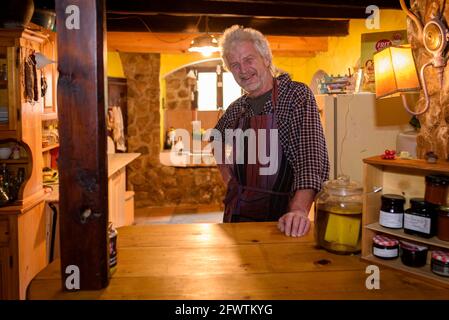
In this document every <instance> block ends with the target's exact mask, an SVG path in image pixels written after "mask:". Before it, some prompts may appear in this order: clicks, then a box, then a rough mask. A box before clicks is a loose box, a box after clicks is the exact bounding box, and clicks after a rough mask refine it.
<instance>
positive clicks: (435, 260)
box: [430, 251, 449, 277]
mask: <svg viewBox="0 0 449 320" xmlns="http://www.w3.org/2000/svg"><path fill="white" fill-rule="evenodd" d="M430 267H431V269H432V272H433V273H435V274H437V275H439V276H443V277H449V252H446V251H432V260H431V262H430Z"/></svg>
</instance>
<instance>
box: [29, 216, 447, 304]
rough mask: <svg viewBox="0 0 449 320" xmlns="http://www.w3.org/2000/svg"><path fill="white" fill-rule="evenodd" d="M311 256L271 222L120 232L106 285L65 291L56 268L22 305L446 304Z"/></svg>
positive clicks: (346, 263) (417, 288)
mask: <svg viewBox="0 0 449 320" xmlns="http://www.w3.org/2000/svg"><path fill="white" fill-rule="evenodd" d="M367 266H368V264H367V263H364V262H362V261H360V258H359V256H341V255H334V254H331V253H328V252H326V251H324V250H321V249H317V248H316V247H315V243H314V240H313V232H310V233H309V234H308V235H307V236H305V237H302V238H291V237H286V236H284V235H283V234H281V233H280V232H279V231H278V229H277V227H276V224H275V223H271V222H267V223H233V224H184V225H182V224H178V225H176V224H172V225H142V226H129V227H122V228H119V229H118V265H117V269H116V271H115V272H114V273H113V275H112V278H111V281H110V284H109V286H108V287H107V288H106V289H104V290H98V291H77V292H63V291H62V290H61V279H60V272H59V268H60V266H59V261H57V260H56V261H54V262H53V263H52V264H50V265H49V266H48V267H47V268H45V269H44V270H43V271H42V272H40V273H39V274H38V275H37V276H36V277H35V278H34V279H33V281H32V282H31V284H30V286H29V287H28V295H27V296H28V299H170V300H176V299H188V300H190V299H223V300H227V299H269V300H272V299H449V289H447V288H444V287H440V286H437V285H434V284H430V283H426V282H424V281H422V280H418V279H416V278H413V277H410V276H406V275H404V274H403V273H400V272H398V271H394V270H391V269H386V268H380V289H372V290H369V289H367V288H366V286H365V282H366V279H367V277H368V276H369V274H367V273H366V271H365V270H366V267H367Z"/></svg>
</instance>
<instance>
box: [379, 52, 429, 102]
mask: <svg viewBox="0 0 449 320" xmlns="http://www.w3.org/2000/svg"><path fill="white" fill-rule="evenodd" d="M374 71H375V81H376V97H377V98H382V97H386V96H389V95H392V94H395V93H400V92H407V91H417V90H418V89H419V88H420V86H419V80H418V75H417V73H416V67H415V61H414V60H413V55H412V50H411V48H410V47H406V46H403V47H388V48H385V49H383V50H382V51H379V52H377V53H375V54H374Z"/></svg>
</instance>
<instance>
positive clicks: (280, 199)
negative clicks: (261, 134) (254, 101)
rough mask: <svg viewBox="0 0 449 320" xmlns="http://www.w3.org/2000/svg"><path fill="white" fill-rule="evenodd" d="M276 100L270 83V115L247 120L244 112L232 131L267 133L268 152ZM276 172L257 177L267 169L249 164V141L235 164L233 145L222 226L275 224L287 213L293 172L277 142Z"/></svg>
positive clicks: (275, 85) (275, 93) (275, 126)
mask: <svg viewBox="0 0 449 320" xmlns="http://www.w3.org/2000/svg"><path fill="white" fill-rule="evenodd" d="M276 100H277V83H276V79H273V92H272V95H271V103H272V110H273V112H272V113H270V114H266V115H258V116H252V117H250V116H246V112H245V111H243V112H242V114H241V116H240V117H239V119H238V120H237V121H236V125H235V128H234V129H238V128H240V129H242V130H243V131H245V130H247V129H249V128H251V129H253V130H254V131H255V132H256V133H257V132H258V130H266V137H267V139H266V149H265V150H267V152H266V153H268V152H269V150H270V139H269V137H270V135H269V132H270V129H277V128H278V127H277V123H276V117H275V110H276ZM257 140H258V135H257V134H256V148H255V150H256V151H257V148H258V147H257V146H258V141H257ZM277 145H278V148H277V150H275V151H274V152H276V151H277V153H278V161H277V163H278V168H277V170H276V172H275V173H274V174H272V175H260V174H259V170H260V168H261V167H268V166H269V164H267V165H262V164H260V163H259V158H258V157H257V156H256V163H254V164H252V163H248V139H245V142H244V151H243V152H244V153H243V154H244V162H243V164H237V162H236V146H235V143H234V145H233V159H234V162H233V166H232V170H231V180H230V181H229V183H228V189H227V193H226V197H225V199H224V201H223V202H224V204H225V211H224V216H223V222H255V221H258V222H259V221H277V220H278V219H279V218H280V217H281V216H282V215H283V214H285V213H286V212H287V211H288V203H289V200H290V189H291V185H292V183H293V171H292V169H291V166H290V164H289V162H288V161H287V158H286V157H285V155H284V152H283V150H282V146H281V143H280V141H279V135H278V141H277ZM256 154H257V153H256Z"/></svg>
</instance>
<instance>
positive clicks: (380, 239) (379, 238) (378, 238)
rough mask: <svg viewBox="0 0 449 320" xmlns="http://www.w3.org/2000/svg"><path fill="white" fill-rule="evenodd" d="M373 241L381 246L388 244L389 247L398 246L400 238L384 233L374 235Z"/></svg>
mask: <svg viewBox="0 0 449 320" xmlns="http://www.w3.org/2000/svg"><path fill="white" fill-rule="evenodd" d="M373 242H374V243H375V244H378V245H380V246H387V247H392V246H397V245H398V244H399V241H398V240H396V239H393V238H389V237H386V236H382V235H377V236H374V238H373Z"/></svg>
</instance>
